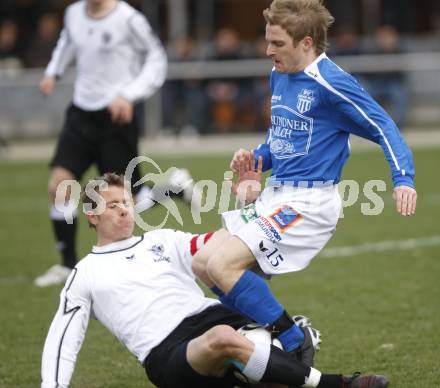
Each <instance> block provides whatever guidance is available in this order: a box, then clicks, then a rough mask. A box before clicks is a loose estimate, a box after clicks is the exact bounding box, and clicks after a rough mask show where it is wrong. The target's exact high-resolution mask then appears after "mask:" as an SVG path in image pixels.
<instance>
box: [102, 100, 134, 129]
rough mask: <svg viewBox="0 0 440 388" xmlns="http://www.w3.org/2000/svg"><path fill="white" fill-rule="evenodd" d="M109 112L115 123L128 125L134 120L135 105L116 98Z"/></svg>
mask: <svg viewBox="0 0 440 388" xmlns="http://www.w3.org/2000/svg"><path fill="white" fill-rule="evenodd" d="M108 110H109V112H110V114H111V116H112V121H113V122H115V123H118V124H128V123H130V122H131V121H132V120H133V104H132V103H131V102H130V101H128V100H126V99H125V98H123V97H116V98H115V99H114V101H113V102H112V103H111V104H110V106H109V107H108Z"/></svg>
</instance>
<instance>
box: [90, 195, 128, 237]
mask: <svg viewBox="0 0 440 388" xmlns="http://www.w3.org/2000/svg"><path fill="white" fill-rule="evenodd" d="M99 195H100V196H101V197H102V199H103V201H105V207H104V211H103V212H102V213H101V214H99V215H96V216H93V220H94V222H93V223H94V224H95V227H96V232H97V234H98V245H105V244H110V243H113V242H116V241H121V240H125V239H127V238H129V237H131V236H132V234H133V229H134V217H133V214H134V211H133V199H132V197H131V195H130V194H129V193H128V192H127V191H126V190H125V189H124V188H122V187H118V186H109V187H108V190H106V191H100V192H99Z"/></svg>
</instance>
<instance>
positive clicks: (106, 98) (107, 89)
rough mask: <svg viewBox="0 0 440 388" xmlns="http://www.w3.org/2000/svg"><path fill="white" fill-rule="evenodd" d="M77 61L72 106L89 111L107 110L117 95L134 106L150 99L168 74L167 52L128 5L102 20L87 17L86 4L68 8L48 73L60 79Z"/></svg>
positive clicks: (144, 21)
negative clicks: (137, 102)
mask: <svg viewBox="0 0 440 388" xmlns="http://www.w3.org/2000/svg"><path fill="white" fill-rule="evenodd" d="M74 59H75V60H76V68H77V76H76V81H75V86H74V95H73V103H74V104H75V105H76V106H78V107H79V108H81V109H84V110H88V111H91V110H99V109H103V108H105V107H107V106H108V105H109V104H110V103H111V102H112V101H113V100H114V99H115V98H116V97H117V96H121V97H124V98H125V99H127V100H129V101H131V102H133V101H136V100H139V99H144V98H147V97H149V96H151V95H152V94H153V93H154V92H155V91H156V90H157V89H158V88H160V87H161V86H162V84H163V82H164V80H165V76H166V71H167V58H166V53H165V50H164V48H163V47H162V45H161V43H160V41H159V40H158V38H157V37H156V36H155V35H154V33H153V31H152V30H151V27H150V25H149V24H148V21H147V20H146V18H145V17H144V16H143V15H142V14H141V13H140V12H138V11H136V10H135V9H134V8H132V7H131V6H130V5H128V4H127V3H125V2H123V1H118V2H117V5H116V6H115V8H114V9H113V10H112V11H111V12H110V13H109V14H108V15H107V16H105V17H103V18H99V19H95V18H92V17H90V16H88V15H87V10H86V1H84V0H83V1H79V2H77V3H74V4H72V5H70V6H69V7H67V8H66V12H65V16H64V28H63V30H62V31H61V35H60V38H59V40H58V43H57V45H56V48H55V50H54V52H53V54H52V59H51V61H50V63H49V64H48V66H47V68H46V72H45V74H46V75H48V76H61V75H62V74H63V72H64V70H65V68H66V67H67V65H68V64H69V63H71V62H72V60H74Z"/></svg>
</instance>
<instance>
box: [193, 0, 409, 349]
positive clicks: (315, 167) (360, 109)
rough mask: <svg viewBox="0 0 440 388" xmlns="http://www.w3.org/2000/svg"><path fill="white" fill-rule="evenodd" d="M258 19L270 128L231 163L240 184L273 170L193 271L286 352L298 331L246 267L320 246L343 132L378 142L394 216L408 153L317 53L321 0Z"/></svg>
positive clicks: (279, 266) (324, 26) (278, 5)
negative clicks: (266, 63) (270, 331)
mask: <svg viewBox="0 0 440 388" xmlns="http://www.w3.org/2000/svg"><path fill="white" fill-rule="evenodd" d="M264 17H265V20H266V40H267V43H268V46H267V55H268V56H270V57H271V58H272V60H273V65H274V67H273V70H272V73H271V92H272V105H271V121H272V125H271V127H270V128H269V131H268V134H267V140H266V143H265V144H262V145H260V146H259V147H258V148H257V149H256V150H254V151H246V150H239V151H237V152H236V153H235V155H234V157H233V160H232V162H231V169H232V170H233V171H234V172H236V173H237V172H238V173H239V180H243V179H245V178H246V177H252V176H254V178H255V177H256V178H257V180H260V179H261V171H262V170H263V171H266V170H269V169H272V174H271V182H270V184H269V185H268V187H266V188H265V190H264V191H263V192H262V193H261V195H260V196H259V197H258V199H257V200H256V202H255V203H253V204H251V205H249V206H247V207H245V208H244V209H242V210H236V211H232V212H227V213H224V214H223V225H224V227H225V229H223V230H222V231H221V235H222V238H223V241H222V243H221V244H219V248H218V249H216V250H213V251H212V252H206V255H205V256H203V255H199V256H198V257H197V258H196V260H195V262H194V270H195V272H196V273H197V274H198V275H199V276H200V277H202V278H203V279H204V281H205V282H206V283H207V284H208V285H209V286H211V287H212V290H213V291H214V292H215V293H217V294H218V295H219V297H220V299H221V300H222V301H223V302H224V303H225V304H226V305H228V306H230V307H232V308H235V309H236V310H237V311H239V312H241V313H242V314H244V315H246V316H248V317H250V318H252V319H253V320H255V321H256V322H258V323H260V324H262V325H268V326H271V327H273V328H274V330H275V331H276V332H278V333H279V335H278V338H279V340H280V341H281V342H282V344H283V346H284V349H286V350H287V351H294V350H295V349H298V348H300V347H301V345H302V344H303V343H304V340H305V338H304V333H303V332H302V331H301V330H300V328H299V327H298V326H296V325H295V324H294V323H293V322H292V320H291V319H290V317H289V315H288V314H287V313H286V311H285V310H284V308H283V306H282V305H281V304H280V303H279V302H278V301H277V300H276V299H275V298H274V296H273V294H272V293H271V291H270V289H269V288H268V286H267V284H266V283H265V282H264V280H263V279H262V278H261V277H260V276H258V275H257V274H256V273H255V272H252V271H251V270H250V269H251V268H253V267H255V266H259V267H260V269H261V270H262V271H263V272H264V273H265V274H266V275H276V274H282V273H286V272H294V271H299V270H302V269H303V268H305V267H306V266H307V265H308V264H309V262H310V261H311V260H312V259H313V257H315V256H316V255H317V254H318V253H319V251H320V250H321V249H322V248H323V247H324V246H325V244H326V243H327V242H328V240H329V239H330V237H331V236H332V234H333V232H334V230H335V227H336V223H337V221H338V218H339V213H340V202H341V201H340V197H339V193H338V188H337V183H338V182H339V180H340V177H341V172H342V168H343V166H344V164H345V162H346V160H347V159H348V156H349V152H350V150H349V135H350V133H352V134H356V135H359V136H362V137H365V138H367V139H369V140H371V141H374V142H376V143H378V144H380V145H381V147H382V149H383V151H384V153H385V156H386V158H387V160H388V163H389V165H390V168H391V173H392V180H393V184H394V193H393V198H394V199H395V201H396V206H397V211H398V212H399V213H400V214H402V215H404V216H406V215H412V214H414V212H415V208H416V199H417V194H416V191H415V189H414V182H413V178H414V166H413V160H412V155H411V151H410V150H409V148H408V146H407V145H406V143H405V141H404V140H403V138H402V137H401V135H400V132H399V130H398V128H397V127H396V125H395V124H394V122H393V120H392V119H391V117H390V116H389V115H388V114H387V113H386V112H385V111H384V110H383V109H382V108H381V107H380V106H379V105H378V104H377V103H376V102H375V101H374V100H373V99H372V98H371V97H370V96H369V95H368V94H367V93H366V92H365V91H364V90H363V88H362V87H361V86H360V85H359V84H358V83H357V81H356V80H355V79H354V78H353V77H352V76H350V75H349V74H347V73H346V72H345V71H343V70H342V69H341V68H339V67H338V66H337V65H336V64H334V63H333V62H332V61H331V60H330V59H329V58H328V57H327V56H326V54H325V49H326V47H327V30H328V28H329V26H330V25H331V24H332V23H333V20H334V19H333V17H332V16H331V15H330V13H329V12H328V10H327V9H326V8H325V7H324V5H323V4H322V1H321V0H275V1H273V2H272V3H271V5H270V8H268V9H266V10H265V11H264ZM257 161H259V163H258V168H257V169H256V168H255V165H256V164H257ZM239 170H240V171H239ZM218 236H219V238H220V234H219V235H218ZM206 271H207V273H206Z"/></svg>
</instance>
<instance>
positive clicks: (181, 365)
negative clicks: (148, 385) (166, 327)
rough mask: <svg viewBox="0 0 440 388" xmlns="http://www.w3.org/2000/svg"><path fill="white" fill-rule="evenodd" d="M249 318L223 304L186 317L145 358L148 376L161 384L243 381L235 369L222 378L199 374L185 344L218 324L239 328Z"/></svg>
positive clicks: (220, 386) (195, 387)
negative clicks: (192, 366) (189, 358)
mask: <svg viewBox="0 0 440 388" xmlns="http://www.w3.org/2000/svg"><path fill="white" fill-rule="evenodd" d="M249 322H250V321H249V319H246V318H244V317H242V316H241V315H239V314H237V313H236V312H234V311H232V310H230V309H228V308H227V307H225V306H223V305H221V304H218V305H215V306H211V307H209V308H207V309H206V310H204V311H202V312H201V313H199V314H196V315H193V316H192V317H188V318H186V319H184V320H183V321H182V323H181V324H180V325H179V326H177V327H176V329H174V330H173V331H172V332H171V334H170V335H169V336H168V337H167V338H165V339H164V340H163V341H162V342H161V343H160V344H159V345H158V346H156V347H155V348H154V349H153V350H152V351H151V353H150V354H149V355H148V357H147V358H146V359H145V361H144V367H145V371H146V372H147V375H148V378H149V379H150V381H151V382H152V383H153V384H155V385H156V386H158V387H159V388H228V387H235V386H238V385H240V384H243V383H242V382H241V381H239V380H238V379H237V378H236V377H235V376H234V375H233V374H232V372H231V373H228V374H227V375H226V376H225V377H222V378H216V377H205V376H201V375H199V374H198V373H197V372H195V371H194V370H193V369H192V368H191V366H190V365H189V364H188V361H187V360H186V348H187V346H188V342H189V341H190V340H192V339H194V338H196V337H199V336H201V335H202V334H204V333H205V332H206V331H208V330H209V329H211V328H212V327H214V326H216V325H228V326H231V327H233V328H234V329H238V328H239V327H241V326H244V325H246V324H248V323H249Z"/></svg>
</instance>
